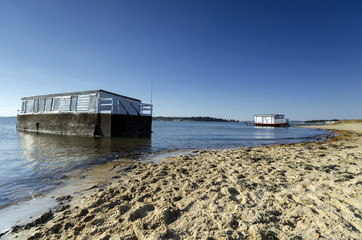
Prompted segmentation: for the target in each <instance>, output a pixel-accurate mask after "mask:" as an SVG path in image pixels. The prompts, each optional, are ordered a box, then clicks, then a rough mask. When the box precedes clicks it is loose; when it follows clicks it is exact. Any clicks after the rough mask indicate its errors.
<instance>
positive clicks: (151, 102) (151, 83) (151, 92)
mask: <svg viewBox="0 0 362 240" xmlns="http://www.w3.org/2000/svg"><path fill="white" fill-rule="evenodd" d="M151 104H152V81H151Z"/></svg>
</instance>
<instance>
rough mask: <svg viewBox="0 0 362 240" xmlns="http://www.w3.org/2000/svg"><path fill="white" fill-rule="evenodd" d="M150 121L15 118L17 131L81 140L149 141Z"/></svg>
mask: <svg viewBox="0 0 362 240" xmlns="http://www.w3.org/2000/svg"><path fill="white" fill-rule="evenodd" d="M151 127H152V117H146V116H129V115H111V114H95V113H93V114H92V113H76V114H72V113H64V114H28V115H18V117H17V124H16V128H17V130H19V131H29V132H37V133H51V134H64V135H82V136H108V137H111V136H115V137H151V132H152V131H151Z"/></svg>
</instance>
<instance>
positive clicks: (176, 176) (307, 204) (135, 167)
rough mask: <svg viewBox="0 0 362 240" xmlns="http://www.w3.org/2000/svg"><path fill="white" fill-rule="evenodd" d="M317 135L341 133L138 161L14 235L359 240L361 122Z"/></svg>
mask: <svg viewBox="0 0 362 240" xmlns="http://www.w3.org/2000/svg"><path fill="white" fill-rule="evenodd" d="M318 128H326V129H334V130H335V131H336V133H337V134H339V136H338V137H334V138H330V139H328V140H326V141H323V142H314V143H302V144H288V145H278V146H267V147H255V148H241V149H235V150H223V151H217V152H215V151H199V152H198V153H194V154H191V155H189V156H179V157H174V158H168V159H165V160H164V161H163V162H162V163H161V164H151V163H137V164H132V165H130V166H129V167H128V168H126V169H123V170H119V171H116V172H115V173H114V174H115V177H116V178H114V179H113V180H112V182H111V183H112V184H111V185H109V186H102V187H97V188H94V189H93V192H88V194H85V195H84V196H83V197H82V198H79V199H78V200H73V201H69V199H66V198H65V199H63V200H62V199H60V201H61V205H60V209H58V210H57V211H54V212H53V213H49V214H48V215H45V216H43V218H42V219H40V220H42V221H40V220H39V221H38V224H37V223H36V222H34V224H33V225H34V226H33V227H31V228H30V226H28V228H30V229H28V230H24V229H21V228H19V229H14V232H13V233H12V234H11V235H8V236H11V237H13V238H16V237H17V239H26V238H27V237H26V236H30V239H38V238H39V239H129V240H130V239H361V238H362V235H361V232H362V199H361V197H362V196H361V192H362V191H361V190H362V174H361V173H362V172H361V169H362V164H361V161H362V121H346V122H342V123H338V124H334V125H328V126H318ZM340 130H344V131H340ZM347 131H348V132H347ZM112 168H113V170H114V169H117V168H114V167H112ZM118 177H122V178H124V177H126V178H124V179H125V180H124V181H120V179H119V178H118ZM85 192H87V191H85ZM48 219H50V220H49V221H48Z"/></svg>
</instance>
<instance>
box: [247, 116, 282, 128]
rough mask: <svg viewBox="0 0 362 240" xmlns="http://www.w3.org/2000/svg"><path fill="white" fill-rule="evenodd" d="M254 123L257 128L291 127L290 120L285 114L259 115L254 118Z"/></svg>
mask: <svg viewBox="0 0 362 240" xmlns="http://www.w3.org/2000/svg"><path fill="white" fill-rule="evenodd" d="M254 123H255V125H256V126H274V127H286V126H289V120H288V119H286V118H285V115H284V114H257V115H255V116H254Z"/></svg>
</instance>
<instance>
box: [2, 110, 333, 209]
mask: <svg viewBox="0 0 362 240" xmlns="http://www.w3.org/2000/svg"><path fill="white" fill-rule="evenodd" d="M325 134H327V133H326V132H325V131H321V130H316V129H303V128H292V127H291V128H255V127H251V126H245V125H242V124H240V123H206V122H156V121H155V122H153V134H152V138H151V139H128V138H92V137H74V136H57V135H47V134H33V133H23V132H17V131H16V118H15V117H12V118H3V117H0V208H1V207H2V206H5V205H7V204H9V203H12V202H15V201H18V200H20V199H24V198H29V197H31V196H32V195H35V194H37V193H41V192H43V191H46V190H49V189H50V188H53V187H54V186H56V185H57V182H58V180H60V179H61V177H62V176H64V175H66V174H67V173H69V172H70V171H72V170H75V169H81V168H86V167H89V166H91V165H94V164H101V163H105V162H107V161H111V160H113V159H114V158H121V157H122V156H125V155H127V156H129V154H132V156H136V158H142V159H147V157H150V154H154V153H162V152H165V151H166V152H168V151H174V150H185V151H186V150H192V149H222V148H233V147H241V146H259V145H267V144H278V143H291V142H303V141H311V140H314V139H317V137H318V136H320V135H325Z"/></svg>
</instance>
